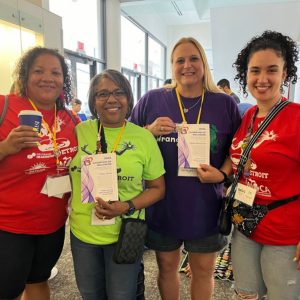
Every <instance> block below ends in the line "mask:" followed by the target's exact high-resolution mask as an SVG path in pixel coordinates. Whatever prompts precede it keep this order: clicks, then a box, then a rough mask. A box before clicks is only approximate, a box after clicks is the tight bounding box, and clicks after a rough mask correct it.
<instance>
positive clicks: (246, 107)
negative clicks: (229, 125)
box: [238, 102, 253, 117]
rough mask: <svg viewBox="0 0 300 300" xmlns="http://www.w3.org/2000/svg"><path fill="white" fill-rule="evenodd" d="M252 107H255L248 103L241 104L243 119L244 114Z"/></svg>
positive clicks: (239, 105) (239, 106) (240, 109)
mask: <svg viewBox="0 0 300 300" xmlns="http://www.w3.org/2000/svg"><path fill="white" fill-rule="evenodd" d="M252 106H253V104H251V103H247V102H243V103H239V104H238V108H239V111H240V113H241V117H243V116H244V114H245V113H246V111H247V110H248V109H249V108H250V107H252Z"/></svg>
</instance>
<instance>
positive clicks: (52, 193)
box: [41, 174, 72, 198]
mask: <svg viewBox="0 0 300 300" xmlns="http://www.w3.org/2000/svg"><path fill="white" fill-rule="evenodd" d="M71 190H72V188H71V181H70V176H69V174H67V175H63V176H48V177H47V179H46V181H45V184H44V186H43V188H42V190H41V193H42V194H45V195H47V196H48V197H56V198H63V196H64V194H65V193H69V192H71Z"/></svg>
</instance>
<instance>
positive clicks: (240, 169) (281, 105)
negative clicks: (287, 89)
mask: <svg viewBox="0 0 300 300" xmlns="http://www.w3.org/2000/svg"><path fill="white" fill-rule="evenodd" d="M290 103H291V102H290V101H282V102H280V103H279V104H278V105H277V106H276V107H275V108H274V110H273V111H272V112H271V113H270V114H269V116H268V117H267V118H266V119H264V121H263V122H262V123H261V125H260V126H259V128H258V130H257V131H256V132H255V134H254V135H253V137H252V138H251V140H250V142H249V144H248V145H247V147H246V149H245V150H244V152H243V154H242V156H241V158H240V161H239V164H238V167H237V171H236V174H235V177H234V181H233V183H232V185H231V190H230V192H229V198H232V197H233V195H234V194H235V190H236V186H237V184H238V181H239V178H240V176H241V174H242V172H243V170H244V164H245V163H246V161H247V159H248V156H249V154H250V151H251V149H252V147H253V146H254V144H255V142H256V141H257V140H258V138H259V137H260V136H261V134H262V133H263V132H264V131H265V129H266V128H267V127H268V126H269V124H270V123H271V122H272V120H273V119H274V118H275V117H276V116H277V114H278V113H279V112H280V111H281V110H282V109H283V108H284V107H285V106H287V105H288V104H290Z"/></svg>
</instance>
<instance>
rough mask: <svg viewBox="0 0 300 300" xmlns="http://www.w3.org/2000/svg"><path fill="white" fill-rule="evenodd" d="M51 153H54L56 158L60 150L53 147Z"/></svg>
mask: <svg viewBox="0 0 300 300" xmlns="http://www.w3.org/2000/svg"><path fill="white" fill-rule="evenodd" d="M53 154H54V156H55V157H56V158H59V157H60V156H61V152H60V150H59V149H58V148H57V147H56V148H54V150H53Z"/></svg>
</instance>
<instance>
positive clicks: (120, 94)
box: [95, 90, 126, 101]
mask: <svg viewBox="0 0 300 300" xmlns="http://www.w3.org/2000/svg"><path fill="white" fill-rule="evenodd" d="M110 95H113V96H114V98H115V99H116V100H123V99H124V98H125V97H126V94H125V92H124V91H122V90H115V91H113V92H108V91H101V92H97V93H95V97H96V98H97V99H98V100H100V101H106V100H107V99H108V98H109V97H110Z"/></svg>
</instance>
